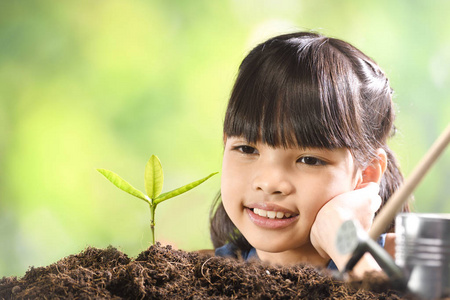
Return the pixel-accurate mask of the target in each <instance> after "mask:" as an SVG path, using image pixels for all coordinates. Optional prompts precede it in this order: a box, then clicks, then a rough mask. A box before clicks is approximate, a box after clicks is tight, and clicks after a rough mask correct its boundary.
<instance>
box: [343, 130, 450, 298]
mask: <svg viewBox="0 0 450 300" xmlns="http://www.w3.org/2000/svg"><path fill="white" fill-rule="evenodd" d="M449 143H450V125H449V126H447V128H446V130H445V131H444V132H443V134H442V135H441V136H440V137H439V138H438V139H437V140H436V142H435V143H434V144H433V145H432V147H431V148H430V150H429V151H428V152H427V154H426V155H425V157H424V158H423V159H422V161H421V162H420V163H419V164H418V166H417V167H416V168H415V169H414V170H413V172H412V174H411V176H410V177H409V178H408V180H407V181H405V183H404V185H403V186H402V187H401V188H400V189H398V190H397V191H396V192H395V193H394V194H393V195H392V197H391V198H390V199H389V201H387V203H386V204H385V205H384V207H383V208H382V209H381V210H380V212H379V213H378V215H377V217H376V218H375V220H374V222H373V225H372V228H371V229H370V231H369V233H367V232H365V231H364V230H363V229H362V227H361V225H359V223H357V222H356V221H354V220H348V221H346V222H344V223H343V224H342V225H341V227H340V228H339V230H338V233H337V235H336V247H337V249H338V251H339V252H341V253H342V254H348V253H353V255H352V257H351V258H350V259H349V261H348V262H347V264H346V266H345V268H344V270H343V272H346V271H350V270H352V269H353V267H354V266H355V265H356V263H357V262H358V261H359V260H360V259H361V257H362V256H363V255H364V253H366V252H369V253H370V254H371V255H372V256H373V257H374V258H375V260H376V261H377V263H378V264H379V265H380V267H381V268H382V269H383V270H384V271H385V272H386V274H387V275H388V276H389V277H390V280H391V283H392V285H393V286H394V288H396V289H398V290H400V291H407V292H410V293H413V294H415V295H416V296H418V297H420V298H422V299H438V298H444V297H450V214H417V213H401V214H398V215H397V212H398V211H399V210H400V209H401V207H402V206H403V204H404V203H405V202H406V201H407V199H408V197H409V195H410V194H411V193H412V191H413V190H414V188H415V187H416V186H417V185H418V184H419V182H420V180H421V179H422V178H423V177H424V175H425V174H426V172H427V171H428V170H429V168H430V167H431V165H432V164H433V163H434V162H435V161H436V159H437V158H438V157H439V155H440V154H441V153H442V152H443V151H444V149H445V148H446V147H447V145H448V144H449ZM394 218H395V234H396V238H395V244H396V246H395V262H394V260H393V259H392V258H391V256H390V255H389V254H388V253H387V252H386V251H385V250H384V249H383V248H382V247H381V246H379V244H378V243H377V242H376V240H377V239H378V237H379V236H380V235H381V234H382V233H383V232H384V231H385V229H386V228H387V227H388V225H389V224H390V223H391V222H392V220H393V219H394Z"/></svg>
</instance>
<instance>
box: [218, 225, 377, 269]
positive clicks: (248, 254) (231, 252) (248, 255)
mask: <svg viewBox="0 0 450 300" xmlns="http://www.w3.org/2000/svg"><path fill="white" fill-rule="evenodd" d="M385 242H386V234H385V233H383V234H382V235H380V237H379V239H378V241H377V243H378V244H379V245H380V246H381V247H383V248H384V244H385ZM239 254H240V256H241V257H242V259H244V260H245V261H248V260H250V259H259V257H258V254H257V253H256V249H255V248H251V249H250V250H249V251H244V250H240V249H239V248H238V247H236V246H235V245H233V244H225V245H223V246H222V247H219V248H217V249H216V250H215V255H216V256H222V257H233V258H238V257H239ZM327 269H329V270H337V269H338V268H337V266H336V264H335V263H334V261H332V260H330V262H329V263H328V266H327Z"/></svg>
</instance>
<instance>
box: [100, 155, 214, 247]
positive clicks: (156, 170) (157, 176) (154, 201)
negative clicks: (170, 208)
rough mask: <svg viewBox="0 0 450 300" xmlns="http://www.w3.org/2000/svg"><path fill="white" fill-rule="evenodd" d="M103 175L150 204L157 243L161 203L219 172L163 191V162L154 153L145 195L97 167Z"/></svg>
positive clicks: (148, 166)
mask: <svg viewBox="0 0 450 300" xmlns="http://www.w3.org/2000/svg"><path fill="white" fill-rule="evenodd" d="M97 171H99V172H100V173H101V174H103V176H105V177H106V178H107V179H108V180H109V181H111V182H112V183H113V184H114V185H115V186H117V187H118V188H119V189H121V190H123V191H125V192H127V193H129V194H131V195H133V196H135V197H137V198H139V199H141V200H143V201H145V202H146V203H148V205H149V206H150V229H151V232H152V244H155V210H156V207H157V206H158V204H159V203H161V202H163V201H165V200H167V199H170V198H173V197H175V196H178V195H180V194H183V193H185V192H187V191H189V190H191V189H193V188H195V187H196V186H198V185H199V184H201V183H203V182H205V181H206V180H207V179H209V178H210V177H212V176H214V175H216V174H217V173H218V172H215V173H211V174H210V175H208V176H206V177H205V178H202V179H200V180H197V181H194V182H191V183H189V184H186V185H184V186H182V187H179V188H177V189H174V190H172V191H170V192H167V193H162V194H161V192H162V188H163V183H164V174H163V169H162V166H161V162H160V161H159V158H158V157H157V156H156V155H152V156H151V157H150V159H149V160H148V162H147V165H146V166H145V178H144V179H145V192H146V193H147V195H145V194H144V193H143V192H141V191H139V190H138V189H136V188H134V187H133V186H132V185H131V184H129V183H128V182H126V181H125V180H123V179H122V178H121V177H120V176H119V175H117V174H116V173H114V172H111V171H109V170H105V169H97Z"/></svg>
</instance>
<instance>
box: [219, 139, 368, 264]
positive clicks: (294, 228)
mask: <svg viewBox="0 0 450 300" xmlns="http://www.w3.org/2000/svg"><path fill="white" fill-rule="evenodd" d="M360 174H361V172H360V170H359V169H358V168H357V167H356V166H355V162H354V160H353V157H352V155H351V153H350V151H349V150H348V149H337V150H326V149H319V148H306V149H302V148H283V147H276V148H274V147H271V146H268V145H267V144H262V143H256V144H249V143H248V142H247V141H246V140H245V139H244V138H240V137H229V138H227V139H226V143H225V151H224V156H223V166H222V185H221V192H222V201H223V205H224V207H225V210H226V212H227V214H228V216H229V217H230V219H231V220H232V221H233V223H234V224H235V226H236V227H237V228H238V229H239V231H240V232H241V233H242V234H243V235H244V237H245V238H246V239H247V241H248V242H249V243H250V244H251V245H252V246H253V247H254V248H256V249H257V253H258V255H259V256H260V258H261V259H263V257H268V256H267V255H269V256H270V255H272V254H275V253H276V254H277V255H280V254H281V257H280V256H278V258H277V259H276V260H277V262H283V255H289V256H286V260H289V259H288V257H289V258H293V256H294V257H296V258H297V259H298V258H299V257H300V258H301V257H306V256H310V255H311V254H313V255H315V254H317V253H315V252H314V249H313V247H312V246H311V243H310V240H309V234H310V230H311V226H312V225H313V223H314V220H315V218H316V215H317V213H318V211H319V210H320V209H321V208H322V206H323V205H324V204H325V203H327V202H328V201H329V200H331V199H332V198H333V197H335V196H337V195H339V194H342V193H344V192H347V191H350V190H353V189H355V187H356V186H357V184H358V182H359V178H361V176H360ZM311 251H312V252H313V253H311ZM263 260H264V259H263ZM303 260H305V259H303Z"/></svg>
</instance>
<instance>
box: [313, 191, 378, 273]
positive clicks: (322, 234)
mask: <svg viewBox="0 0 450 300" xmlns="http://www.w3.org/2000/svg"><path fill="white" fill-rule="evenodd" d="M378 192H379V186H378V184H376V183H374V182H370V183H367V184H364V185H361V186H360V187H359V188H358V189H356V190H354V191H350V192H346V193H343V194H340V195H338V196H336V197H334V198H333V199H331V200H330V201H328V202H327V203H326V204H325V205H324V206H323V207H322V208H321V209H320V210H319V212H318V213H317V216H316V220H315V221H314V223H313V225H312V227H311V234H310V239H311V243H312V245H313V246H314V248H315V249H316V250H317V252H318V253H319V254H320V255H321V256H322V257H323V258H331V259H332V260H333V261H334V263H335V264H336V266H337V267H338V269H339V270H342V269H343V268H344V267H345V264H346V263H347V261H348V259H349V258H350V256H351V254H349V255H341V254H340V253H338V252H337V249H336V247H335V238H336V233H337V231H338V229H339V227H340V226H341V224H342V223H343V222H344V221H346V220H350V219H353V220H356V221H358V222H359V223H360V224H361V226H362V227H363V228H364V229H365V230H366V231H369V229H370V227H371V226H372V221H373V218H374V216H375V212H376V211H377V210H378V209H379V208H380V205H381V198H380V196H379V195H378ZM370 258H371V257H370ZM370 258H369V261H366V262H365V263H366V264H368V265H367V266H365V267H363V269H362V270H359V271H360V272H357V273H361V274H362V273H363V272H364V271H367V270H369V269H379V268H378V265H377V264H376V262H375V261H374V260H373V259H372V260H371V259H370ZM362 260H367V256H365V257H364V258H363V259H362ZM372 261H373V262H372ZM358 265H361V264H358ZM358 265H357V267H358ZM362 265H364V263H363V264H362ZM364 269H365V270H364ZM355 271H356V270H355Z"/></svg>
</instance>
